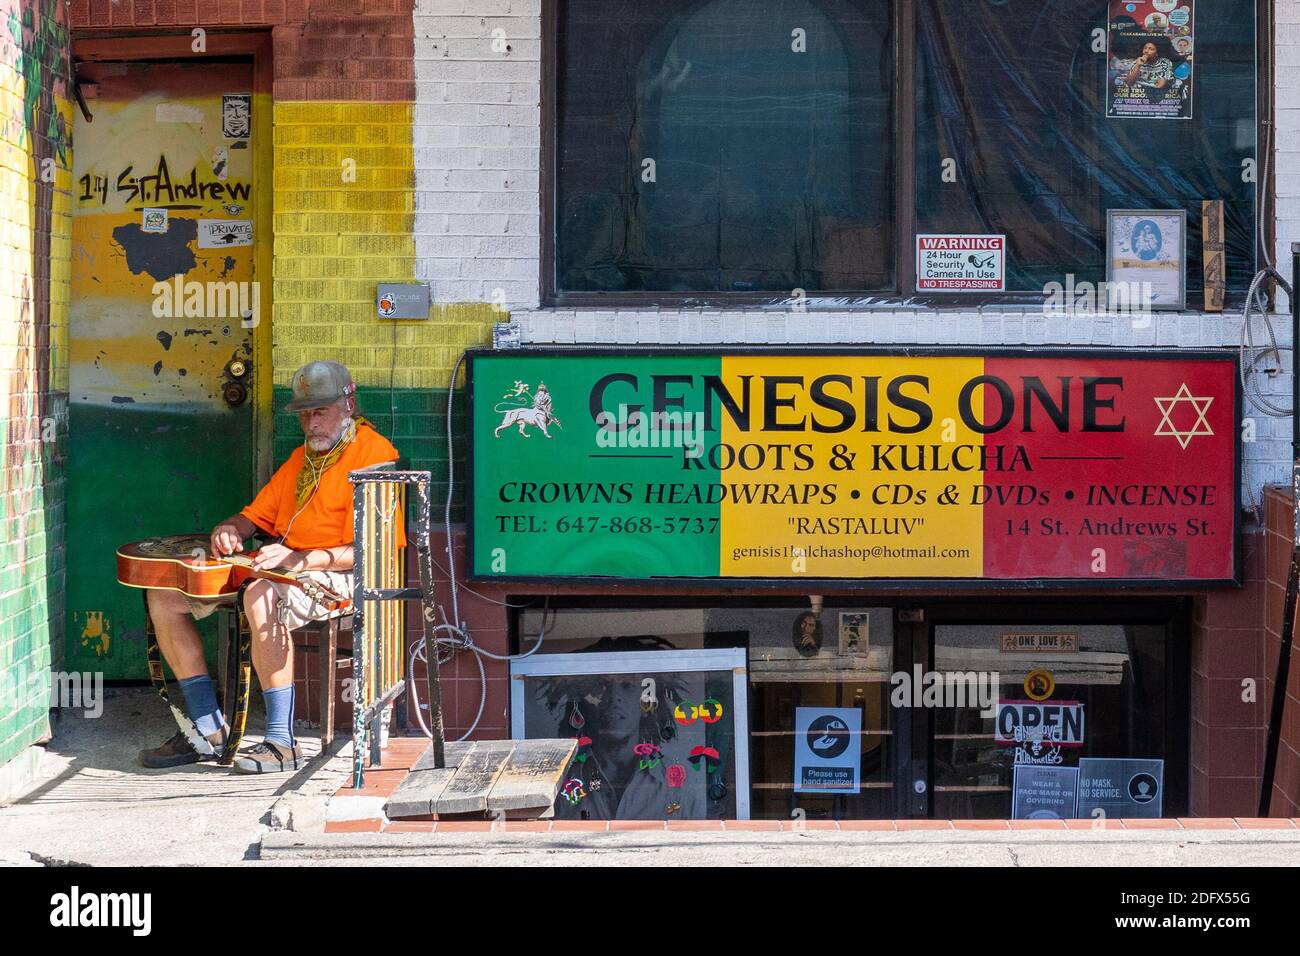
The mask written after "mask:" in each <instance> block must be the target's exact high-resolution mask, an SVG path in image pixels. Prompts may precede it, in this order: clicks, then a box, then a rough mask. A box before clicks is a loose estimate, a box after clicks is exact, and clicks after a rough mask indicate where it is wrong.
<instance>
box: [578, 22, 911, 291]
mask: <svg viewBox="0 0 1300 956" xmlns="http://www.w3.org/2000/svg"><path fill="white" fill-rule="evenodd" d="M892 8H893V4H891V3H884V2H870V3H866V2H856V3H851V2H841V0H817V2H813V0H656V2H654V3H647V2H645V0H564V2H562V3H560V9H559V36H558V43H559V67H558V76H557V81H556V83H557V91H558V97H557V100H558V102H557V132H556V149H557V154H558V156H557V186H556V231H557V236H556V286H557V289H558V290H559V291H562V292H564V291H568V292H581V291H603V292H632V291H681V292H756V291H769V292H786V293H788V292H790V291H791V290H793V289H796V288H802V289H804V290H806V291H809V292H813V291H818V290H822V291H824V290H883V289H889V288H892V287H893V285H894V268H893V259H894V253H893V243H894V225H893V202H894V186H893V135H892V130H893V97H892V92H891V88H892V84H893V80H894V65H893V59H892V52H891V50H892V45H891V44H892V38H891V30H892V23H891V20H892Z"/></svg>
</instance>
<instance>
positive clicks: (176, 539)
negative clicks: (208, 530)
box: [136, 534, 211, 558]
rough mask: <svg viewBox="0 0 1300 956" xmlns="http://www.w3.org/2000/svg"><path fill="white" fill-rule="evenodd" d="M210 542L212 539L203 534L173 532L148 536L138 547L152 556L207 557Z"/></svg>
mask: <svg viewBox="0 0 1300 956" xmlns="http://www.w3.org/2000/svg"><path fill="white" fill-rule="evenodd" d="M210 544H211V542H210V539H208V538H206V537H204V536H203V535H201V534H173V535H168V536H167V537H162V538H146V539H145V540H143V541H141V542H140V543H139V544H137V545H136V547H137V548H139V550H140V553H141V554H142V555H145V556H146V557H150V558H200V557H201V558H206V557H207V554H208V548H209V546H210Z"/></svg>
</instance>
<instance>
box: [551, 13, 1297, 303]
mask: <svg viewBox="0 0 1300 956" xmlns="http://www.w3.org/2000/svg"><path fill="white" fill-rule="evenodd" d="M563 2H565V0H542V28H541V57H542V88H541V157H540V171H541V175H540V178H539V186H540V193H541V222H540V234H541V256H540V266H541V275H540V276H539V280H540V293H541V295H540V301H541V306H542V308H561V309H592V310H607V311H609V310H633V309H688V310H689V309H714V310H750V311H772V312H789V311H794V308H793V307H794V306H795V305H796V302H795V300H794V299H793V298H792V297H791V296H790V295H785V294H776V295H774V294H772V293H768V292H757V293H756V292H564V291H561V290H559V289H558V288H557V287H556V285H557V283H556V271H555V265H556V255H555V251H556V244H557V242H558V238H557V233H556V225H557V217H556V209H555V199H556V193H557V191H558V190H557V188H556V185H557V184H556V169H557V152H556V148H557V142H556V126H557V118H556V108H557V105H558V103H557V96H558V93H557V91H558V74H559V68H560V62H559V27H558V21H559V8H560V4H561V3H563ZM1274 3H1275V0H1255V121H1256V122H1255V161H1256V169H1257V170H1258V169H1259V168H1260V167H1261V166H1262V165H1263V157H1262V156H1261V154H1260V146H1261V144H1262V142H1263V141H1264V139H1265V137H1264V136H1263V135H1262V134H1263V133H1264V131H1265V129H1268V130H1270V131H1271V130H1275V129H1276V126H1275V122H1276V121H1275V112H1274V110H1275V105H1274V101H1273V99H1274V98H1273V91H1274V89H1275V76H1274V56H1273V36H1272V32H1271V31H1272V28H1273V24H1274V15H1275V7H1274ZM893 8H894V10H893V15H894V62H895V64H896V72H895V76H894V88H893V96H894V135H895V139H894V142H895V149H894V182H895V183H896V185H897V189H896V192H895V199H894V203H895V205H894V241H895V250H894V253H895V265H894V274H895V280H896V283H897V287H896V288H895V289H894V290H893V291H892V292H854V291H837V292H829V293H821V292H811V293H809V294H808V296H807V299H806V301H805V302H804V303H803V305H802V308H801V309H800V310H799V311H802V310H803V309H806V310H807V311H809V312H815V311H833V312H843V311H852V312H862V313H863V314H864V315H866V316H869V315H870V314H871V313H872V312H873V311H886V312H894V311H898V310H900V309H912V308H915V309H917V310H918V311H919V310H922V309H948V310H953V311H964V312H969V311H975V310H978V309H980V308H992V309H996V307H999V306H1001V307H1005V308H1008V309H1025V308H1030V309H1033V310H1035V311H1036V310H1038V309H1039V308H1041V307H1042V305H1043V293H1041V292H1001V293H996V294H992V295H984V294H980V293H974V292H972V293H948V294H932V293H931V294H927V293H920V292H915V291H910V290H914V289H915V287H916V260H915V241H916V240H915V235H916V204H915V194H916V183H915V175H914V169H915V145H916V144H915V129H916V85H915V68H916V23H915V18H914V6H913V3H912V0H893ZM1276 145H1277V144H1276V141H1275V140H1274V142H1273V147H1274V149H1276ZM1276 175H1277V163H1276V162H1273V161H1270V162H1269V163H1268V175H1267V177H1266V179H1265V181H1263V182H1257V184H1256V202H1255V238H1256V245H1255V249H1254V259H1255V268H1256V269H1259V268H1260V267H1261V266H1262V264H1263V263H1264V262H1265V261H1266V260H1267V258H1268V256H1267V254H1266V253H1265V250H1273V249H1275V248H1276V246H1277V235H1276V215H1275V212H1276V208H1277V207H1276V201H1277V198H1276ZM1269 213H1274V215H1269ZM1261 220H1263V228H1262V230H1261V228H1260V222H1261ZM1261 232H1262V233H1263V235H1262V237H1261V235H1260V234H1261ZM1261 238H1262V242H1261V241H1260V240H1261ZM1266 292H1267V295H1268V299H1269V308H1270V310H1271V309H1272V308H1273V306H1274V292H1275V284H1274V282H1273V281H1272V280H1269V281H1268V282H1267V283H1266ZM1245 299H1246V295H1245V292H1244V291H1241V290H1236V291H1232V290H1229V292H1228V294H1227V295H1226V296H1225V299H1224V311H1225V312H1227V311H1232V310H1234V309H1241V308H1242V307H1243V306H1244V305H1245ZM1203 310H1204V298H1203V296H1196V295H1194V294H1192V293H1190V292H1189V294H1188V297H1187V303H1186V305H1185V306H1184V311H1203Z"/></svg>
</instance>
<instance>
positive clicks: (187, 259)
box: [113, 219, 199, 282]
mask: <svg viewBox="0 0 1300 956" xmlns="http://www.w3.org/2000/svg"><path fill="white" fill-rule="evenodd" d="M198 234H199V224H198V222H197V221H195V220H193V219H172V220H171V221H170V223H169V224H168V227H167V231H166V232H164V233H153V232H144V231H142V230H141V229H140V224H139V223H136V222H131V223H127V224H126V225H124V226H118V227H117V228H116V229H114V230H113V239H114V240H115V241H116V242H117V244H118V245H120V246H121V247H122V249H123V251H124V252H125V253H126V267H127V268H128V269H130V270H131V272H132V273H133V274H134V275H139V274H140V273H142V272H147V273H148V274H149V275H150V277H151V278H153V280H154V281H155V282H165V281H167V280H168V279H170V278H171V277H172V276H174V275H176V274H177V273H186V272H189V271H190V270H191V269H193V268H194V266H195V265H196V264H197V262H196V260H195V258H194V253H193V252H192V251H191V250H190V248H189V244H190V243H191V242H194V241H195V240H196V239H197V238H198Z"/></svg>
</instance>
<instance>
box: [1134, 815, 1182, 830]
mask: <svg viewBox="0 0 1300 956" xmlns="http://www.w3.org/2000/svg"><path fill="white" fill-rule="evenodd" d="M1123 822H1124V829H1126V830H1181V829H1182V828H1183V826H1182V824H1181V823H1179V822H1178V821H1177V820H1173V819H1169V818H1159V819H1143V818H1141V817H1139V818H1137V819H1130V818H1127V817H1125V818H1124V821H1123Z"/></svg>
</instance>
